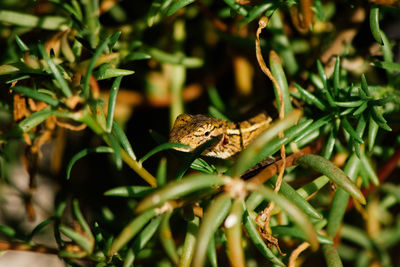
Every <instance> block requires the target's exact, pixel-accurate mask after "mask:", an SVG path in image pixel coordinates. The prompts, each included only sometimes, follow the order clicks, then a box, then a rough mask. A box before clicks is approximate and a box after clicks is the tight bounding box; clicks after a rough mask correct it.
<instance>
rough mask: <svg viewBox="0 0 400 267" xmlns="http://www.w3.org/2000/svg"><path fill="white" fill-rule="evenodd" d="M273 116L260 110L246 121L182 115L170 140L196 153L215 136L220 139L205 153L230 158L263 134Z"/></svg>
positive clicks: (184, 149) (186, 150)
mask: <svg viewBox="0 0 400 267" xmlns="http://www.w3.org/2000/svg"><path fill="white" fill-rule="evenodd" d="M271 121H272V119H271V117H267V116H266V115H265V114H264V113H260V114H258V115H256V116H255V117H252V118H250V119H248V120H245V121H242V122H237V123H235V122H228V121H225V120H220V119H216V118H211V117H207V116H204V115H189V114H181V115H179V116H178V117H177V118H176V120H175V122H174V125H173V127H172V130H171V132H170V136H169V142H173V143H181V144H185V145H188V146H189V147H190V148H185V147H177V148H174V149H176V150H179V151H183V152H192V151H193V150H195V149H196V148H197V147H199V146H201V145H202V144H204V143H205V142H207V141H208V140H210V139H212V138H217V142H215V143H214V144H213V145H212V146H211V147H209V148H207V149H206V150H204V152H203V153H202V154H203V155H205V156H210V157H215V158H221V159H229V158H232V157H234V156H235V155H236V154H237V153H239V152H240V151H242V150H243V149H245V148H246V147H247V146H248V145H249V144H250V143H251V142H252V141H253V140H254V139H255V138H256V137H257V136H258V135H260V133H262V132H263V131H264V130H265V129H267V128H268V126H269V124H270V122H271Z"/></svg>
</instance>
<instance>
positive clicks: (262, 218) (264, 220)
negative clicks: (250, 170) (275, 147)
mask: <svg viewBox="0 0 400 267" xmlns="http://www.w3.org/2000/svg"><path fill="white" fill-rule="evenodd" d="M267 25H268V18H267V17H261V18H260V20H259V21H258V29H257V33H256V57H257V61H258V64H259V65H260V68H261V70H262V71H263V72H264V73H265V75H267V77H268V78H269V79H270V80H271V81H272V83H273V84H274V86H275V87H276V89H277V92H278V97H279V102H280V110H279V118H280V119H283V118H284V117H285V111H284V110H285V104H284V101H283V96H282V89H281V87H280V85H279V83H278V81H277V80H276V78H275V77H274V75H273V74H272V73H271V71H270V70H269V69H268V67H267V65H266V64H265V61H264V58H263V56H262V52H261V46H260V34H261V31H262V30H263V29H264V28H265V27H266V26H267ZM279 137H280V138H283V132H280V133H279ZM281 158H282V164H281V165H280V166H279V175H278V179H277V181H276V185H275V188H274V192H276V193H277V192H279V190H280V187H281V184H282V180H283V174H284V172H285V167H286V152H285V146H284V145H282V146H281ZM274 206H275V203H274V202H270V203H269V205H268V206H267V207H266V208H265V209H264V210H263V211H262V212H261V213H260V214H259V215H258V216H257V219H256V222H257V224H258V227H259V231H260V233H261V235H262V236H263V238H264V239H265V240H267V241H268V242H269V243H270V244H272V245H274V246H276V248H277V249H278V251H279V253H280V254H282V255H285V254H284V253H282V252H281V250H280V248H279V245H278V240H277V239H276V238H275V237H273V236H272V235H271V230H270V228H269V221H270V218H271V211H272V210H273V208H274Z"/></svg>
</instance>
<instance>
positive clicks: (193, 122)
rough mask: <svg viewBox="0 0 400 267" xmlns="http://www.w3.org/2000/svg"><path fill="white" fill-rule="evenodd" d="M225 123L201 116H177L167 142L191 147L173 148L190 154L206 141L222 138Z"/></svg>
mask: <svg viewBox="0 0 400 267" xmlns="http://www.w3.org/2000/svg"><path fill="white" fill-rule="evenodd" d="M225 128H226V126H225V122H224V121H222V120H218V119H215V118H209V117H206V116H203V115H188V114H182V115H179V116H178V117H177V118H176V120H175V123H174V126H173V127H172V130H171V133H170V135H169V142H172V143H181V144H185V145H188V146H190V147H191V149H188V148H181V147H180V148H175V149H176V150H179V151H183V152H191V151H193V150H194V149H196V148H197V147H199V146H200V145H202V144H204V143H205V142H207V141H208V140H210V139H212V138H215V137H222V136H223V134H224V133H225V131H226V129H225Z"/></svg>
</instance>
